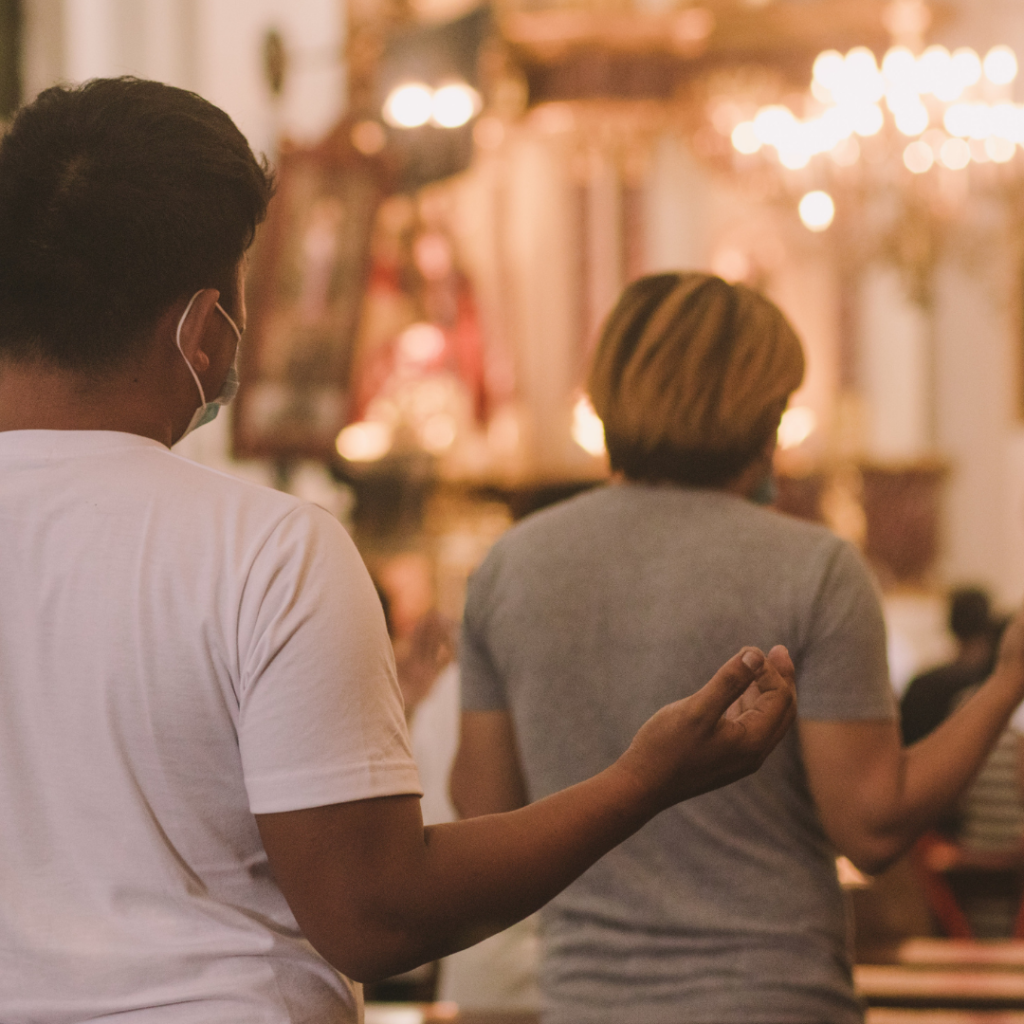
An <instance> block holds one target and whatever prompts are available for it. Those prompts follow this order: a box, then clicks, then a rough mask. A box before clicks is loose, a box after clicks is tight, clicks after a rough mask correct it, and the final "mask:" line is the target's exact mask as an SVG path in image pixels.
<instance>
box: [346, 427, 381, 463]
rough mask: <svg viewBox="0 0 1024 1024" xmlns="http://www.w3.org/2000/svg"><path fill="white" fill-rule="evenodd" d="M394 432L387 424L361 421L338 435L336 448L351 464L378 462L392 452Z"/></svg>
mask: <svg viewBox="0 0 1024 1024" xmlns="http://www.w3.org/2000/svg"><path fill="white" fill-rule="evenodd" d="M391 442H392V431H391V427H389V426H388V425H387V424H386V423H376V422H373V421H370V420H361V421H360V422H358V423H350V424H349V425H348V426H347V427H345V429H344V430H342V431H341V433H340V434H338V438H337V441H336V442H335V447H336V448H337V450H338V454H339V455H340V456H341V457H342V458H343V459H347V460H348V461H349V462H376V461H377V460H378V459H382V458H383V457H384V456H385V455H387V453H388V452H389V451H391Z"/></svg>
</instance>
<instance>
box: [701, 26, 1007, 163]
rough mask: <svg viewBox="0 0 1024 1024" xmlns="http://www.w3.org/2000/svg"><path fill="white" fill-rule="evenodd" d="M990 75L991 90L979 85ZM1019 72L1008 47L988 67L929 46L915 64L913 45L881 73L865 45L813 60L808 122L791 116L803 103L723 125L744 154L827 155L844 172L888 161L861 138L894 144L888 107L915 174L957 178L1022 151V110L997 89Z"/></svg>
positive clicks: (964, 51) (963, 50)
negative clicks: (945, 172)
mask: <svg viewBox="0 0 1024 1024" xmlns="http://www.w3.org/2000/svg"><path fill="white" fill-rule="evenodd" d="M983 71H984V76H985V78H986V79H987V84H986V83H982V84H981V85H979V83H981V79H982V72H983ZM1016 75H1017V58H1016V57H1015V56H1014V53H1013V51H1012V50H1011V49H1010V48H1009V47H1008V46H995V47H993V48H992V49H991V50H990V51H989V52H988V54H987V55H986V57H985V60H984V62H983V61H982V60H981V58H980V57H979V56H978V54H977V53H976V52H975V51H974V50H972V49H971V48H970V47H960V48H959V49H957V50H955V51H954V52H953V53H950V52H949V50H947V49H946V48H945V47H944V46H929V47H928V48H927V49H926V50H925V51H924V52H923V53H922V54H921V55H920V56H919V57H915V56H914V54H913V53H912V52H911V51H910V49H908V48H907V47H905V46H893V47H892V48H891V49H889V51H888V52H887V53H886V54H885V56H884V57H883V58H882V63H881V67H879V65H878V63H877V62H876V59H875V56H874V54H873V53H872V52H871V51H870V50H869V49H867V48H866V47H863V46H861V47H855V48H854V49H852V50H850V51H849V53H847V54H846V55H845V56H844V55H843V54H841V53H839V52H838V51H837V50H826V51H824V52H823V53H820V54H818V57H817V59H816V60H815V62H814V78H813V81H812V85H811V94H812V96H813V99H814V104H816V105H812V106H811V109H812V111H813V113H812V114H811V116H808V117H799V116H798V115H797V114H796V113H794V111H795V110H800V109H802V106H803V105H802V104H800V103H797V102H795V101H788V102H791V103H792V106H787V105H782V104H779V103H776V104H772V105H769V106H765V107H761V109H760V110H757V111H756V112H754V113H753V116H750V117H749V119H746V118H743V117H742V116H735V117H733V118H731V119H725V121H724V123H723V125H721V126H719V131H721V132H722V134H723V135H727V136H729V137H731V141H732V146H733V149H734V151H735V152H737V153H742V154H744V155H748V156H751V155H753V154H756V153H759V152H761V151H762V150H764V149H766V147H770V150H769V152H770V153H772V155H773V156H774V157H775V158H776V159H777V160H778V162H779V163H780V164H781V165H782V166H783V167H785V168H787V169H789V170H793V171H799V170H803V169H804V168H807V167H810V166H811V164H812V162H813V161H814V160H815V158H816V157H819V156H823V155H826V154H827V155H828V156H829V157H830V158H831V160H832V162H833V163H834V164H836V165H838V166H839V167H852V166H853V165H854V164H856V163H857V162H858V161H859V160H860V159H861V155H862V152H865V153H869V154H871V158H872V159H874V160H878V159H880V158H881V153H880V151H879V150H878V144H876V143H868V144H866V147H865V148H864V149H863V150H862V147H861V145H860V144H859V143H858V141H857V137H858V136H859V137H860V138H863V139H870V138H871V137H873V136H877V135H881V134H882V133H886V135H885V137H886V138H887V139H891V138H892V132H891V127H890V129H888V130H887V129H886V123H887V118H888V117H889V115H888V114H886V110H888V111H889V114H891V120H889V121H888V123H889V125H890V126H895V129H896V130H897V131H898V132H900V133H901V134H903V135H904V136H906V137H907V138H908V139H910V140H914V141H911V142H910V143H909V145H907V146H906V147H905V148H904V149H903V162H904V164H905V165H906V167H907V168H908V169H909V170H910V171H912V172H913V173H914V174H924V173H925V172H927V171H928V170H930V169H931V167H932V166H933V165H934V164H935V162H936V160H938V161H939V162H940V163H941V165H942V166H943V167H945V168H947V169H949V170H954V171H959V170H963V169H964V168H966V167H967V166H968V165H969V164H971V163H988V162H990V161H991V162H994V163H1007V162H1009V161H1010V160H1012V159H1013V158H1014V156H1015V154H1016V147H1017V146H1021V147H1024V104H1018V103H1012V102H1009V101H1008V100H1005V99H1003V100H1001V101H1000V102H994V101H996V100H999V99H1000V91H999V90H993V89H992V84H996V85H1000V86H1005V85H1007V84H1008V83H1009V82H1011V81H1012V80H1013V79H1014V77H1016ZM976 86H977V88H975V87H976ZM883 100H884V104H883V103H882V101H883ZM737 110H738V108H737ZM943 129H945V130H943ZM949 136H953V138H952V139H950V138H949ZM918 143H920V144H918ZM960 143H965V144H963V145H961V144H960ZM886 144H887V145H888V143H886Z"/></svg>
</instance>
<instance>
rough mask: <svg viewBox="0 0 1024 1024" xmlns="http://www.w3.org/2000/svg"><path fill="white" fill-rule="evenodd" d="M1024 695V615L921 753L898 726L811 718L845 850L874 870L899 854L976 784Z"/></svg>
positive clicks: (811, 777)
mask: <svg viewBox="0 0 1024 1024" xmlns="http://www.w3.org/2000/svg"><path fill="white" fill-rule="evenodd" d="M1022 699H1024V613H1022V614H1019V615H1018V616H1017V617H1016V618H1015V619H1014V621H1013V622H1012V623H1011V624H1010V626H1009V627H1008V628H1007V630H1006V634H1005V635H1004V638H1003V643H1002V645H1001V647H1000V656H999V662H998V664H997V666H996V669H995V671H994V672H993V674H992V676H991V677H990V678H989V679H988V681H987V682H986V683H985V684H984V685H983V686H982V687H981V688H980V689H979V690H978V692H977V693H976V694H975V695H974V696H973V697H972V698H971V699H970V700H969V701H967V702H966V703H965V704H964V705H963V706H962V707H961V708H959V709H958V710H957V711H956V712H954V714H952V715H950V717H949V718H948V719H946V721H945V722H943V723H942V725H940V726H939V727H938V728H937V729H936V730H935V731H934V732H932V733H930V734H929V735H928V736H926V737H925V738H924V739H923V740H921V741H920V742H918V743H915V744H914V745H913V746H911V747H907V748H905V749H904V748H903V746H902V744H901V741H900V734H899V726H898V724H897V723H895V722H888V721H867V722H815V721H803V720H801V721H800V724H799V730H800V742H801V745H802V747H803V756H804V764H805V766H806V770H807V777H808V781H809V783H810V787H811V792H812V793H813V795H814V799H815V801H816V803H817V805H818V811H819V813H820V815H821V820H822V823H823V825H824V826H825V831H826V832H827V833H828V835H829V838H830V839H831V840H832V842H833V843H834V844H835V845H836V847H837V848H838V850H839V852H840V853H843V854H845V855H846V856H847V857H849V858H850V860H852V861H853V862H854V864H856V865H857V867H859V868H860V869H861V870H862V871H867V872H869V873H872V872H877V871H880V870H881V869H882V868H884V867H885V866H886V865H887V864H889V863H891V862H892V861H893V860H895V859H896V858H897V857H899V856H900V854H901V853H903V852H904V851H905V850H907V849H908V848H909V847H910V845H911V844H912V843H913V842H914V840H915V839H916V838H917V837H918V835H920V833H921V832H923V831H924V830H925V829H926V828H928V827H929V826H930V825H931V824H932V823H933V822H934V821H935V820H936V819H937V818H938V817H939V816H940V815H941V814H942V813H943V812H944V811H945V810H946V809H947V808H948V807H949V806H950V805H951V804H952V803H953V802H954V801H955V800H956V799H957V798H958V797H959V796H960V795H961V794H962V793H963V792H964V790H965V789H966V788H967V787H968V785H970V783H971V781H972V780H973V778H974V776H975V775H976V774H977V772H978V769H979V768H980V767H981V765H982V764H983V762H984V760H985V758H986V756H987V755H988V752H989V750H990V749H991V747H992V744H993V743H995V741H996V739H998V737H999V735H1000V733H1002V731H1003V729H1005V728H1006V724H1007V722H1008V721H1009V718H1010V715H1011V714H1012V713H1013V709H1014V708H1015V707H1016V706H1017V704H1019V703H1020V701H1021V700H1022Z"/></svg>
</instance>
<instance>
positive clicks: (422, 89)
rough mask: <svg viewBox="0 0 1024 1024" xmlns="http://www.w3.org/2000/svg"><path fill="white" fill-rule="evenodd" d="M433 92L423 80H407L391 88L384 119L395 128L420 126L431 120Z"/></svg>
mask: <svg viewBox="0 0 1024 1024" xmlns="http://www.w3.org/2000/svg"><path fill="white" fill-rule="evenodd" d="M432 111H433V94H432V93H431V91H430V89H429V88H428V87H427V86H425V85H424V84H423V83H422V82H407V83H406V84H405V85H399V86H397V87H396V88H395V89H392V90H391V93H390V95H389V96H388V98H387V100H386V101H385V102H384V111H383V113H384V120H385V121H387V123H388V124H390V125H391V126H392V127H394V128H418V127H419V126H420V125H424V124H426V123H427V122H428V121H429V120H430V115H431V113H432Z"/></svg>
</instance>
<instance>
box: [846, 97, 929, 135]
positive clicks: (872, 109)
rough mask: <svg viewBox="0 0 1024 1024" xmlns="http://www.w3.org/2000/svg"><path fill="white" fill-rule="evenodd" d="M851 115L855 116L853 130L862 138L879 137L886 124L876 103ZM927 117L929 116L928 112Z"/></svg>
mask: <svg viewBox="0 0 1024 1024" xmlns="http://www.w3.org/2000/svg"><path fill="white" fill-rule="evenodd" d="M851 113H852V115H853V130H854V131H855V132H856V133H857V134H858V135H860V136H861V137H862V138H866V137H868V136H871V135H877V134H878V133H879V132H880V131H881V130H882V127H883V125H884V124H885V116H884V115H883V114H882V108H881V107H879V106H878V104H876V103H869V104H867V105H865V106H862V107H856V108H854V109H853V110H852V111H851ZM925 115H926V116H927V111H926V112H925Z"/></svg>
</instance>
